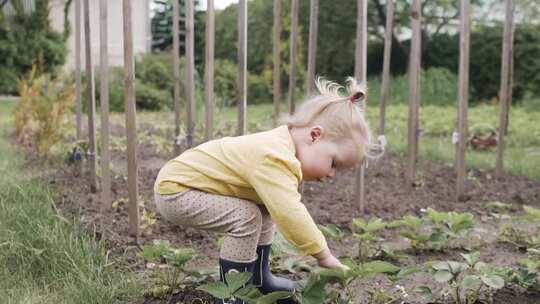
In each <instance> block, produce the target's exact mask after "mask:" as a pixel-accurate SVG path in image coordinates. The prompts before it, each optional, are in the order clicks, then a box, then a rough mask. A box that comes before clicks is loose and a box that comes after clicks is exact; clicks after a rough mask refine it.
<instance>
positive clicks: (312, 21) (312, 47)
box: [306, 0, 319, 94]
mask: <svg viewBox="0 0 540 304" xmlns="http://www.w3.org/2000/svg"><path fill="white" fill-rule="evenodd" d="M318 16H319V0H311V5H310V10H309V47H308V69H307V70H308V72H307V83H306V90H307V93H308V94H311V93H312V92H313V90H314V89H315V70H316V62H317V31H318Z"/></svg>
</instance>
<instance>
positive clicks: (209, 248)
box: [29, 127, 540, 304]
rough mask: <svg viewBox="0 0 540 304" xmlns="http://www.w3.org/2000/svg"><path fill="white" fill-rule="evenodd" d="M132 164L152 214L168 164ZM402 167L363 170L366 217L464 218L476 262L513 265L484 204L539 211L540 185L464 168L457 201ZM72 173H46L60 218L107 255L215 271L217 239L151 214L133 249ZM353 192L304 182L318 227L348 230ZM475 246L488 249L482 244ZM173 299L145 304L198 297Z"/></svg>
mask: <svg viewBox="0 0 540 304" xmlns="http://www.w3.org/2000/svg"><path fill="white" fill-rule="evenodd" d="M113 131H114V133H117V136H122V132H121V128H119V127H115V128H114V129H113ZM112 159H113V164H112V168H113V170H114V172H115V173H114V174H113V177H114V178H113V183H112V191H113V197H114V200H118V199H120V198H127V182H126V176H127V173H126V171H127V170H126V157H125V153H120V152H113V157H112ZM138 159H139V193H140V196H141V199H142V200H143V201H144V203H145V208H147V209H148V210H150V211H154V210H155V208H154V203H153V198H152V197H153V196H152V195H153V194H152V187H153V183H154V179H155V177H156V175H157V173H158V171H159V168H160V167H161V166H162V165H163V164H164V163H165V162H166V161H167V160H168V157H166V156H163V155H161V156H160V155H158V154H157V153H156V151H155V150H154V148H153V147H152V146H151V145H149V144H146V143H142V144H140V146H139V149H138ZM405 162H406V159H405V158H404V157H402V156H400V155H394V154H390V153H387V154H386V155H385V156H384V157H382V159H380V160H379V161H378V162H377V163H375V164H371V165H370V167H369V168H368V169H367V170H366V173H367V174H366V195H365V197H366V204H365V212H366V214H365V217H367V218H369V217H372V216H377V217H382V218H385V219H392V218H397V217H401V216H403V215H405V214H407V213H410V214H415V215H419V214H420V213H421V210H422V209H423V208H428V207H431V208H434V209H436V210H439V211H451V210H455V211H469V212H472V213H474V214H475V219H476V222H477V225H476V226H477V229H476V230H475V232H474V235H473V237H472V239H471V240H472V241H471V242H472V243H471V244H469V245H470V246H475V244H474V240H477V242H478V243H477V244H476V245H479V244H486V245H483V246H482V245H480V246H479V247H478V248H476V250H480V251H481V259H482V260H483V261H485V262H494V263H499V264H503V265H511V264H515V261H516V259H517V257H519V256H522V253H520V252H518V251H517V250H515V249H514V248H513V247H511V246H506V245H504V244H499V243H495V242H493V241H494V240H495V238H496V233H497V231H498V225H499V223H498V222H497V221H495V220H493V219H492V218H491V217H490V212H489V211H488V210H487V209H486V208H485V204H486V203H487V202H491V201H501V202H505V203H511V204H512V205H513V206H514V207H513V212H516V211H517V210H520V206H521V205H532V206H536V207H540V181H537V180H532V179H529V178H527V177H523V176H515V175H511V174H507V175H506V176H505V177H503V178H501V179H495V178H494V177H493V176H494V172H492V171H491V170H489V171H483V170H478V169H470V171H469V174H468V179H467V182H466V199H465V200H463V201H458V202H456V200H455V199H454V191H455V180H456V178H455V172H454V169H453V168H452V167H450V166H448V165H445V164H442V163H439V162H432V161H421V162H420V164H419V167H418V176H419V178H418V179H417V182H416V185H417V186H415V187H412V186H410V185H407V184H406V183H405V181H404V180H405V179H404V172H405V168H406V163H405ZM32 163H33V165H36V164H37V163H36V162H35V161H30V163H29V165H31V166H32ZM77 172H78V171H77V169H76V167H75V166H73V165H62V166H58V167H55V168H54V170H51V171H50V173H48V174H45V177H46V178H48V180H49V181H50V183H53V184H55V185H56V187H57V188H58V189H59V192H60V193H62V199H61V202H60V203H59V204H58V206H57V207H58V208H60V209H61V210H63V212H64V213H66V214H73V215H75V216H77V217H78V218H80V220H81V222H82V224H83V225H85V226H86V227H89V228H92V229H94V227H96V230H97V233H98V235H99V236H101V237H102V238H105V239H106V240H107V241H108V243H109V246H110V248H111V250H112V251H113V252H114V253H116V254H123V255H127V256H128V257H129V258H130V260H131V261H132V262H133V263H134V264H135V265H137V267H138V269H139V270H140V271H144V269H145V263H144V261H142V260H141V259H140V258H138V257H137V255H136V252H137V248H138V246H140V245H144V244H150V243H151V242H152V240H154V239H166V240H170V241H171V243H172V244H173V245H175V246H178V247H182V246H190V247H193V248H195V249H196V250H197V251H198V252H199V256H198V258H197V259H196V261H193V262H191V265H190V266H191V267H197V268H201V267H202V268H209V267H215V265H216V262H217V258H218V246H217V242H216V241H217V237H216V235H214V234H211V233H207V232H204V231H198V230H194V229H190V228H183V227H178V226H173V225H171V224H168V223H166V222H165V221H162V220H160V219H159V215H157V218H158V221H157V223H156V224H155V225H153V226H151V227H150V228H148V229H147V230H145V231H143V233H142V235H141V237H140V239H139V242H138V244H137V243H136V240H135V238H134V237H132V236H130V235H129V232H128V231H129V230H128V228H129V225H128V213H127V204H120V205H119V207H118V208H116V209H112V210H110V211H109V212H107V213H106V214H104V215H103V214H100V212H99V210H100V197H99V193H94V194H92V193H90V188H89V185H88V182H87V177H86V174H82V175H79V174H77ZM356 188H357V187H356V173H355V171H353V170H349V171H345V172H341V173H340V174H338V176H337V177H336V178H335V179H334V180H333V181H330V182H328V183H326V184H322V183H317V182H307V183H305V185H304V202H305V203H306V206H307V208H308V209H309V211H310V213H311V214H312V216H313V218H314V219H315V221H316V222H317V223H319V224H329V223H334V224H336V225H338V226H340V227H342V228H344V229H349V228H350V223H351V221H352V219H353V218H355V217H359V216H361V215H362V214H361V213H360V212H359V208H358V207H359V206H358V204H357V202H356V201H355V189H356ZM389 240H390V242H394V245H396V246H398V247H399V246H406V245H407V244H406V243H405V244H403V240H402V239H400V238H398V237H396V236H392V235H389ZM480 240H484V241H486V242H487V243H482V242H480ZM329 243H330V246H331V248H332V250H333V251H334V252H335V253H336V254H337V255H351V254H355V252H356V250H357V247H356V246H357V241H356V240H355V239H354V238H352V237H351V236H350V235H349V236H348V237H346V238H345V240H343V241H342V242H340V243H337V242H335V241H330V242H329ZM400 244H401V245H400ZM459 252H462V251H459V250H454V251H447V252H444V253H442V254H441V253H437V254H434V253H430V252H425V253H413V254H412V255H410V256H409V258H408V260H407V261H405V262H403V261H402V262H401V263H405V264H409V263H419V262H424V261H427V260H434V259H455V260H461V258H460V256H459ZM425 283H427V284H431V285H435V284H433V282H431V279H430V278H427V277H425V276H422V275H419V276H416V275H415V276H412V277H411V279H408V280H407V282H402V283H400V284H402V285H404V286H405V287H407V288H410V289H411V290H412V288H413V287H414V286H417V285H421V284H425ZM356 285H357V286H356ZM380 286H386V287H387V288H390V287H391V286H390V285H389V284H388V283H387V282H384V280H383V279H381V278H379V277H377V278H374V279H372V280H364V281H358V282H357V283H355V286H353V287H354V288H355V290H358V291H359V292H358V297H357V298H358V299H365V293H364V291H365V290H366V289H368V288H373V287H380ZM435 286H436V285H435ZM407 290H409V289H407ZM410 293H411V295H410V298H408V299H404V301H405V300H406V301H405V303H424V301H422V300H421V299H420V298H419V297H418V296H416V295H412V292H410ZM180 294H181V295H175V296H173V297H172V298H170V299H164V300H159V299H147V300H146V301H145V303H176V302H179V303H192V300H191V299H194V298H197V297H198V296H199V295H200V294H198V292H183V293H180ZM175 297H177V298H175ZM182 297H183V298H182ZM186 297H191V298H186ZM494 299H495V303H505V304H517V303H520V304H521V303H540V296H539V295H528V294H524V293H515V292H514V290H510V289H508V288H505V289H503V290H502V291H499V292H497V293H496V294H495V296H494ZM364 301H367V300H361V301H360V302H359V303H364ZM193 303H195V302H193Z"/></svg>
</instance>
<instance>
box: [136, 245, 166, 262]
mask: <svg viewBox="0 0 540 304" xmlns="http://www.w3.org/2000/svg"><path fill="white" fill-rule="evenodd" d="M170 250H171V245H170V242H169V241H167V240H154V242H153V245H149V246H148V245H146V246H142V252H141V255H142V257H143V258H145V259H147V260H158V259H161V258H162V257H163V256H165V255H166V254H167V253H169V252H170Z"/></svg>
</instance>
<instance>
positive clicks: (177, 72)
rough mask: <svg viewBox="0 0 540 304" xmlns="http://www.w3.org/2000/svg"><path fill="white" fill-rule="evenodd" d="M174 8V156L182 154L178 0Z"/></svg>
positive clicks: (173, 3) (175, 0)
mask: <svg viewBox="0 0 540 304" xmlns="http://www.w3.org/2000/svg"><path fill="white" fill-rule="evenodd" d="M172 9H173V24H172V35H173V47H172V52H171V56H172V65H173V108H174V152H173V153H174V157H176V156H177V155H179V154H180V152H181V151H180V150H181V140H180V60H179V58H178V56H179V55H180V42H179V37H178V36H179V32H180V29H179V25H178V22H179V19H180V18H179V16H178V0H173V1H172Z"/></svg>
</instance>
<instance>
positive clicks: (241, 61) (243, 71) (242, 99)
mask: <svg viewBox="0 0 540 304" xmlns="http://www.w3.org/2000/svg"><path fill="white" fill-rule="evenodd" d="M237 106H238V129H237V134H238V135H244V134H246V119H247V117H246V110H247V1H246V0H239V1H238V102H237Z"/></svg>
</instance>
